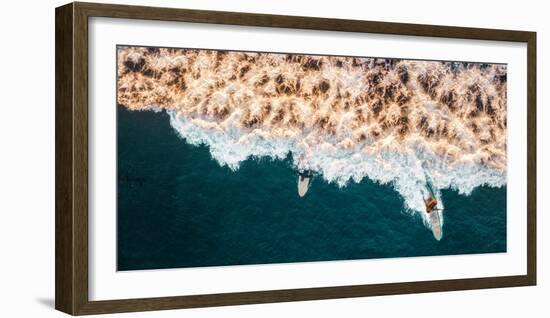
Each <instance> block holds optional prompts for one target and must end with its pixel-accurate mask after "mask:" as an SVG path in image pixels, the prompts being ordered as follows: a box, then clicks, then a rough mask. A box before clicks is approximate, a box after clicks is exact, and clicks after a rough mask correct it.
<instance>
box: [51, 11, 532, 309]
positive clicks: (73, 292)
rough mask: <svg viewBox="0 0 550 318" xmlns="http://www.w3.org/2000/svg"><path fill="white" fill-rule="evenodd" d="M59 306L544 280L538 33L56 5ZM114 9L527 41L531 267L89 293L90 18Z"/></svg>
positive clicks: (199, 303) (169, 304)
mask: <svg viewBox="0 0 550 318" xmlns="http://www.w3.org/2000/svg"><path fill="white" fill-rule="evenodd" d="M55 17H56V27H55V28H56V29H55V32H56V33H55V34H56V60H55V64H56V65H55V66H56V86H55V95H56V103H55V109H56V118H55V127H56V139H55V140H56V143H55V147H56V152H55V154H56V168H55V169H56V188H55V191H56V200H55V202H56V219H55V226H56V229H55V236H56V237H55V242H56V255H55V261H56V264H55V275H56V277H55V307H56V309H58V310H60V311H63V312H66V313H69V314H72V315H84V314H102V313H114V312H130V311H148V310H164V309H177V308H193V307H208V306H226V305H241V304H256V303H273V302H287V301H303V300H314V299H331V298H347V297H364V296H377V295H395V294H409V293H427V292H440V291H453V290H465V289H482V288H497V287H512V286H529V285H535V284H536V201H537V200H536V33H535V32H525V31H509V30H495V29H478V28H464V27H451V26H434V25H420V24H402V23H387V22H372V21H357V20H340V19H327V18H312V17H295V16H281V15H266V14H251V13H237V12H216V11H201V10H186V9H169V8H155V7H143V6H125V5H110V4H97V3H80V2H74V3H70V4H67V5H64V6H62V7H59V8H57V9H56V12H55ZM90 17H111V18H121V19H145V20H164V21H182V22H197V23H211V24H229V25H243V26H261V27H272V28H291V29H313V30H327V31H346V32H365V33H378V34H397V35H410V36H421V37H443V38H458V39H479V40H495V41H511V42H523V43H527V56H526V59H527V68H528V72H527V82H528V87H527V105H528V106H527V107H528V118H527V127H528V132H527V150H528V151H527V154H526V156H527V199H528V200H527V201H528V203H527V207H526V211H527V255H525V257H526V259H527V275H521V276H504V277H483V278H469V279H451V280H440V281H418V282H407V283H390V284H374V285H353V286H339V287H331V286H327V287H321V288H303V289H291V290H272V291H257V292H238V293H224V294H207V295H193V296H174V297H158V298H145V299H113V300H105V301H90V300H89V297H88V286H89V276H88V269H89V266H88V204H89V202H88V19H89V18H90Z"/></svg>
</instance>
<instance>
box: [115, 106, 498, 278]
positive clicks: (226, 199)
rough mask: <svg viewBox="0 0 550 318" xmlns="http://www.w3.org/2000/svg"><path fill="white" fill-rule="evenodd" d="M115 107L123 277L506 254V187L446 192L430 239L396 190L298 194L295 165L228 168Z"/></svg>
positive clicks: (362, 186) (154, 122)
mask: <svg viewBox="0 0 550 318" xmlns="http://www.w3.org/2000/svg"><path fill="white" fill-rule="evenodd" d="M117 109H118V137H117V138H118V187H117V189H118V211H117V259H118V265H117V267H118V268H117V269H118V270H140V269H161V268H183V267H204V266H225V265H245V264H266V263H287V262H311V261H333V260H353V259H372V258H388V257H412V256H436V255H454V254H472V253H496V252H506V187H500V188H491V187H477V188H476V189H475V190H474V191H473V192H472V193H471V194H470V195H468V196H464V195H460V194H458V193H457V192H456V191H454V190H443V191H442V193H441V195H442V199H443V201H444V204H445V212H444V219H445V223H444V235H443V239H442V240H441V241H437V240H435V239H434V238H433V235H432V233H431V231H430V230H429V229H428V228H427V227H426V226H425V224H424V223H423V221H422V219H421V217H420V216H418V215H417V214H411V213H409V212H407V211H406V209H405V208H404V202H403V199H402V198H401V196H400V195H399V194H398V193H397V192H396V191H395V189H394V188H393V187H392V185H391V184H388V185H380V184H377V183H374V182H371V181H369V179H368V178H365V179H363V180H362V181H361V182H360V183H353V182H351V183H349V184H348V185H347V186H346V187H343V188H340V187H338V186H337V185H336V184H334V183H332V184H329V183H327V182H325V181H324V180H323V179H322V178H321V177H319V176H316V177H313V179H312V184H311V187H310V189H309V191H308V193H307V195H306V196H305V197H304V198H299V197H298V194H297V184H296V183H297V175H296V171H295V170H294V169H293V168H292V164H291V159H290V158H287V159H286V160H269V159H265V158H261V159H258V158H250V159H248V160H246V161H245V162H243V163H242V164H241V165H240V168H239V170H238V171H237V172H234V171H232V170H230V169H229V168H228V167H221V166H220V165H219V164H218V163H217V162H216V161H215V160H213V159H212V157H211V155H210V153H209V149H208V147H206V146H192V145H189V144H188V143H186V142H185V141H184V140H183V139H181V138H180V137H179V136H178V134H177V132H176V131H175V130H174V129H173V128H172V127H171V126H170V118H169V115H168V114H166V113H165V112H158V113H155V112H152V111H142V112H139V111H128V110H126V109H125V108H124V107H117Z"/></svg>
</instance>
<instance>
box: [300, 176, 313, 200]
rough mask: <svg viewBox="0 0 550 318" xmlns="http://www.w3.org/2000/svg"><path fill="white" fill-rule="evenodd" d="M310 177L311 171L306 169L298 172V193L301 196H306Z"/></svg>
mask: <svg viewBox="0 0 550 318" xmlns="http://www.w3.org/2000/svg"><path fill="white" fill-rule="evenodd" d="M309 178H311V171H309V170H304V171H300V172H298V195H299V196H300V197H303V196H305V195H306V192H307V190H308V189H309Z"/></svg>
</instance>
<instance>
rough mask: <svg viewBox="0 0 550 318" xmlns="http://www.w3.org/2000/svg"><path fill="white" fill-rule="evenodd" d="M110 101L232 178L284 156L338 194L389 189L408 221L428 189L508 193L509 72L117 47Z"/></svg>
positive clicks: (422, 63)
mask: <svg viewBox="0 0 550 318" xmlns="http://www.w3.org/2000/svg"><path fill="white" fill-rule="evenodd" d="M117 102H118V104H119V105H122V107H126V108H128V109H129V110H153V111H161V110H164V111H166V112H167V113H168V114H169V116H170V123H171V125H172V127H173V128H174V129H175V130H176V131H177V132H178V134H179V135H180V136H181V137H182V138H183V139H185V141H186V142H188V143H190V144H192V145H200V144H204V145H207V146H208V147H209V150H210V153H211V155H212V157H213V158H214V159H215V160H216V161H217V162H218V163H219V164H220V165H222V166H227V167H229V168H230V169H232V170H234V171H236V170H238V168H239V165H240V163H241V162H243V161H244V160H246V159H248V158H250V157H258V158H260V157H268V158H271V159H274V160H283V159H285V158H287V157H288V156H290V157H291V158H292V162H293V166H294V168H295V169H296V170H297V171H304V170H309V171H313V172H315V173H316V174H317V175H318V176H320V177H322V178H323V179H324V180H326V181H327V182H330V183H336V184H338V186H340V187H345V186H346V184H348V183H349V182H361V180H363V179H364V178H369V179H370V180H372V181H375V182H378V183H380V184H391V185H392V186H393V187H394V189H395V190H396V191H397V192H398V193H399V194H400V195H401V196H402V198H403V200H404V202H405V207H406V208H407V210H408V211H411V212H414V211H416V212H424V211H425V206H424V201H423V197H425V193H424V192H426V191H427V190H426V184H427V183H430V184H431V186H432V188H433V189H434V190H435V192H436V196H437V197H438V201H439V202H440V203H441V194H440V190H442V189H454V190H456V191H458V192H459V193H460V194H463V195H468V194H470V193H471V192H472V190H473V189H475V188H476V187H479V186H482V185H487V186H491V187H500V186H503V185H505V184H506V66H505V65H500V64H481V63H462V62H460V63H457V62H437V61H414V60H399V59H380V58H356V57H336V56H313V55H300V54H275V53H253V52H230V51H212V50H194V49H163V48H142V47H120V48H119V49H118V92H117ZM420 215H422V216H423V218H424V220H426V217H427V216H426V213H425V212H424V213H420Z"/></svg>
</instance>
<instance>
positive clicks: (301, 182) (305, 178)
mask: <svg viewBox="0 0 550 318" xmlns="http://www.w3.org/2000/svg"><path fill="white" fill-rule="evenodd" d="M308 150H309V147H308V146H307V144H306V151H308ZM304 156H305V155H304V154H302V155H301V156H300V160H299V164H298V167H300V166H301V167H303V166H304V161H305V157H304ZM310 178H311V171H309V170H307V169H301V170H299V172H298V195H299V196H300V198H303V197H304V196H305V195H306V193H307V190H308V189H309V179H310Z"/></svg>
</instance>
